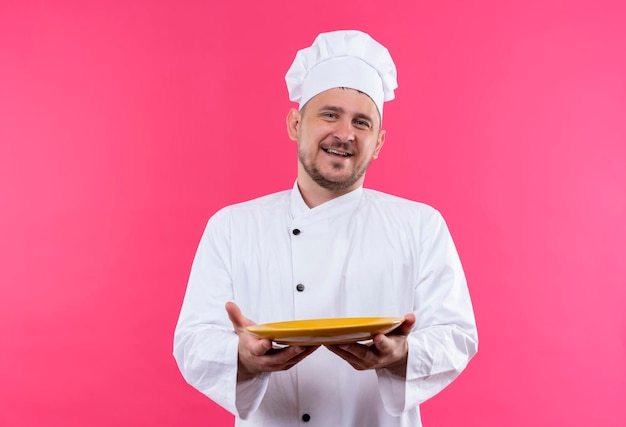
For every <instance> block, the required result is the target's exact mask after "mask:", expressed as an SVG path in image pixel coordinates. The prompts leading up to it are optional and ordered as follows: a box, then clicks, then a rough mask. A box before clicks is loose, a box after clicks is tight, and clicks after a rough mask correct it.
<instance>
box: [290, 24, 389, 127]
mask: <svg viewBox="0 0 626 427" xmlns="http://www.w3.org/2000/svg"><path fill="white" fill-rule="evenodd" d="M396 77H397V72H396V66H395V64H394V63H393V59H391V55H390V54H389V51H388V50H387V48H385V47H384V46H383V45H381V44H380V43H378V42H377V41H376V40H374V39H373V38H372V37H370V36H369V35H368V34H365V33H363V32H361V31H356V30H343V31H333V32H329V33H322V34H320V35H318V36H317V38H316V39H315V41H314V42H313V45H311V47H308V48H305V49H302V50H300V51H298V53H297V54H296V58H295V59H294V61H293V64H292V65H291V68H289V71H287V75H286V76H285V81H286V82H287V89H288V90H289V99H290V100H291V101H294V102H299V103H300V108H302V107H303V106H304V104H306V103H307V102H308V101H309V100H310V99H311V98H313V97H314V96H315V95H317V94H318V93H321V92H323V91H325V90H328V89H332V88H335V87H348V88H352V89H356V90H359V91H361V92H363V93H365V94H367V95H368V96H369V97H370V98H371V99H372V100H373V101H374V103H375V104H376V106H377V107H378V112H379V113H380V116H381V118H382V115H383V102H385V101H391V100H392V99H393V98H394V93H393V91H394V89H395V88H397V87H398V83H397V81H396Z"/></svg>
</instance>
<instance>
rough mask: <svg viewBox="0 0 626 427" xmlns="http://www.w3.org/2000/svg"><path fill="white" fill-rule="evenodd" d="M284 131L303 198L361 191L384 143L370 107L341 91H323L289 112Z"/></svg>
mask: <svg viewBox="0 0 626 427" xmlns="http://www.w3.org/2000/svg"><path fill="white" fill-rule="evenodd" d="M287 127H288V131H289V136H290V137H291V139H292V140H294V141H297V142H298V160H299V161H298V185H299V187H300V191H301V192H302V193H303V195H304V196H305V197H306V195H305V194H304V193H305V192H306V191H317V192H318V193H319V192H320V190H321V191H322V193H326V194H327V195H328V196H329V197H327V198H332V197H337V196H340V195H342V194H345V193H348V192H350V191H352V190H354V189H355V188H357V187H359V186H360V185H362V184H363V180H364V179H365V171H366V170H367V167H368V166H369V164H370V162H371V161H372V159H375V158H376V157H378V153H379V152H380V149H381V148H382V146H383V143H384V141H385V131H383V130H381V128H380V127H381V123H380V115H379V114H378V109H377V108H376V104H374V102H373V101H372V100H371V99H370V97H369V96H367V95H366V94H364V93H362V92H359V91H356V90H354V89H347V88H334V89H329V90H327V91H324V92H322V93H320V94H318V95H316V96H314V97H313V98H311V100H309V102H307V104H306V105H305V106H304V108H303V109H302V110H301V111H299V112H298V111H297V110H295V109H292V110H291V111H290V112H289V115H288V116H287ZM316 187H317V188H316Z"/></svg>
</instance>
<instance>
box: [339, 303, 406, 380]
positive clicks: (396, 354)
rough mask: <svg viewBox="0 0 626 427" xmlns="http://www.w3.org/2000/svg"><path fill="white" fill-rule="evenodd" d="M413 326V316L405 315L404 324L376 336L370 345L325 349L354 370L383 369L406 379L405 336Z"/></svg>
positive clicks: (341, 345) (343, 345) (346, 345)
mask: <svg viewBox="0 0 626 427" xmlns="http://www.w3.org/2000/svg"><path fill="white" fill-rule="evenodd" d="M414 324H415V315H414V314H407V315H405V316H404V322H403V323H402V324H401V325H400V326H399V327H398V328H397V329H395V330H393V331H391V332H390V333H389V334H387V335H383V334H378V335H376V336H375V337H374V338H373V340H372V343H370V344H367V345H366V344H358V343H356V344H337V345H329V346H327V348H328V349H329V350H330V351H332V352H333V353H335V354H336V355H337V356H339V357H341V358H342V359H344V360H345V361H346V362H348V363H349V364H350V365H352V367H353V368H354V369H358V370H360V371H361V370H366V369H381V368H385V369H387V370H389V371H390V372H391V373H393V374H395V375H398V376H400V377H406V363H407V355H408V353H409V345H408V343H407V336H408V335H409V333H411V329H413V325H414Z"/></svg>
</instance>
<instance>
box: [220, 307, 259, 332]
mask: <svg viewBox="0 0 626 427" xmlns="http://www.w3.org/2000/svg"><path fill="white" fill-rule="evenodd" d="M225 308H226V312H227V313H228V318H229V319H230V321H231V322H232V324H233V327H234V328H235V331H237V332H239V331H241V330H242V329H244V328H246V327H247V326H251V325H254V324H255V323H254V322H253V321H252V320H250V319H248V318H247V317H245V316H244V315H243V314H242V313H241V309H240V308H239V306H238V305H237V304H235V303H234V302H231V301H229V302H227V303H226V305H225Z"/></svg>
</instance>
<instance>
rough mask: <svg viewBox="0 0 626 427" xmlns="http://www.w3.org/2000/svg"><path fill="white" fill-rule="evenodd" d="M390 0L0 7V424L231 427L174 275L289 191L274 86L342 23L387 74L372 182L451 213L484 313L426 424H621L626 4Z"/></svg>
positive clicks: (291, 165)
mask: <svg viewBox="0 0 626 427" xmlns="http://www.w3.org/2000/svg"><path fill="white" fill-rule="evenodd" d="M213 3H217V4H218V5H213ZM385 3H386V5H384V6H383V3H381V2H370V3H368V2H363V1H359V2H351V1H345V2H330V3H328V2H326V3H311V2H293V1H285V2H271V1H270V2H258V1H249V2H245V3H242V2H236V1H232V2H210V1H205V2H200V1H196V2H192V1H185V2H182V1H174V0H167V1H148V0H141V1H130V2H126V1H105V0H100V1H87V2H85V1H78V0H77V1H72V2H70V1H56V2H55V1H47V2H45V1H39V2H37V1H19V0H13V1H6V0H2V1H0V204H1V205H0V263H1V264H0V265H1V268H0V286H1V290H2V293H1V295H2V296H1V298H0V325H1V328H2V347H1V352H0V358H1V362H2V363H0V378H1V381H0V383H1V385H0V425H2V426H111V425H119V426H142V425H145V426H148V425H149V426H182V425H185V426H207V425H210V426H226V425H231V423H232V417H231V416H230V415H229V414H227V413H226V412H224V411H223V410H222V409H220V408H219V407H217V406H216V405H215V404H213V403H212V402H211V401H210V400H209V399H207V398H205V397H204V396H202V395H201V394H200V393H198V392H196V391H195V390H193V389H192V388H191V387H190V386H188V385H187V384H186V383H185V382H184V380H183V379H182V377H181V376H180V374H179V373H178V370H177V368H176V366H175V363H174V359H173V357H172V356H171V348H172V334H173V329H174V326H175V322H176V319H177V316H178V311H179V308H180V304H181V301H182V297H183V292H184V290H185V286H186V280H187V276H188V273H189V267H190V264H191V261H192V257H193V254H194V252H195V249H196V245H197V243H198V240H199V238H200V234H201V232H202V230H203V227H204V225H205V223H206V220H207V219H208V217H209V216H210V215H211V214H212V213H214V212H215V211H216V210H217V209H218V208H220V207H222V206H224V205H226V204H230V203H233V202H237V201H242V200H245V199H249V198H252V197H256V196H259V195H262V194H265V193H269V192H273V191H277V190H281V189H285V188H288V187H290V186H291V185H292V184H293V181H294V179H295V171H296V160H295V153H296V152H295V144H294V143H292V142H291V141H289V139H288V138H287V135H286V130H285V125H284V118H285V115H286V113H287V110H288V109H289V108H290V107H291V106H292V104H291V103H290V102H289V101H288V99H287V92H286V88H285V85H284V80H283V76H284V73H285V71H286V70H287V68H288V67H289V65H290V63H291V61H292V59H293V56H294V55H295V52H296V50H297V49H299V48H301V47H304V46H307V45H308V44H310V43H311V42H312V41H313V38H314V37H315V35H316V34H317V33H318V32H320V31H327V30H333V29H341V28H359V29H362V30H365V31H367V32H370V33H371V34H372V35H373V36H374V37H375V38H377V39H378V40H379V41H381V42H382V43H383V44H385V45H386V46H387V47H388V48H389V49H390V51H391V52H392V54H393V56H394V58H395V60H396V63H397V65H398V68H399V84H400V87H399V89H398V91H397V92H396V95H397V99H396V100H395V101H393V102H391V103H389V104H388V105H387V107H386V110H385V128H386V129H387V131H388V134H387V143H386V145H385V147H384V149H383V151H382V153H381V157H380V158H379V159H378V160H377V161H375V162H374V163H373V164H372V167H371V169H370V171H369V173H368V177H367V180H366V186H368V187H373V188H377V189H380V190H383V191H387V192H391V193H394V194H398V195H401V196H405V197H408V198H412V199H415V200H420V201H424V202H426V203H429V204H432V205H434V206H436V207H437V208H438V209H440V210H441V212H442V213H443V214H444V216H445V217H446V219H447V221H448V223H449V226H450V228H451V230H452V232H453V235H454V237H455V240H456V242H457V245H458V249H459V252H460V254H461V257H462V259H463V262H464V266H465V269H466V273H467V276H468V280H469V283H470V289H471V292H472V296H473V299H474V304H475V310H476V317H477V320H478V324H479V332H480V342H481V344H480V351H479V354H478V355H477V357H476V358H475V359H474V361H473V362H472V363H471V364H470V367H469V368H468V370H467V371H466V372H465V373H464V374H463V375H462V376H461V377H460V378H459V379H458V380H457V381H456V382H455V383H454V384H453V385H451V386H450V387H449V388H448V389H446V390H445V391H444V392H442V393H441V394H440V395H438V396H437V397H435V398H434V399H432V400H431V401H429V402H428V403H426V404H425V405H424V406H423V417H424V421H425V425H426V426H438V427H446V426H449V427H452V426H460V425H468V426H478V425H480V426H482V427H502V426H507V427H516V426H520V427H521V426H528V425H532V426H540V427H541V426H566V427H583V426H589V425H597V426H603V427H623V426H624V425H626V405H625V404H624V403H625V400H624V399H625V398H624V396H626V315H625V314H624V313H625V312H626V310H625V308H626V286H625V285H626V256H625V249H626V225H625V219H626V25H625V24H624V22H626V11H625V9H624V2H623V1H617V0H616V1H612V2H610V1H591V0H590V1H585V2H576V1H565V0H564V1H545V0H530V1H516V2H503V1H499V0H491V1H488V0H476V1H457V2H454V1H449V0H445V1H430V2H426V1H420V2H415V1H406V2H401V1H398V2H394V1H390V2H385Z"/></svg>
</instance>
